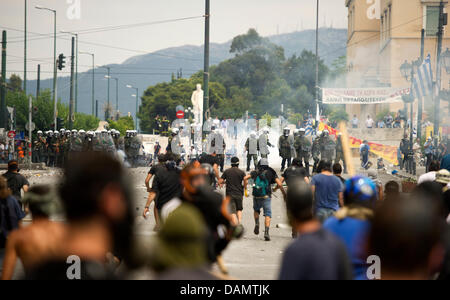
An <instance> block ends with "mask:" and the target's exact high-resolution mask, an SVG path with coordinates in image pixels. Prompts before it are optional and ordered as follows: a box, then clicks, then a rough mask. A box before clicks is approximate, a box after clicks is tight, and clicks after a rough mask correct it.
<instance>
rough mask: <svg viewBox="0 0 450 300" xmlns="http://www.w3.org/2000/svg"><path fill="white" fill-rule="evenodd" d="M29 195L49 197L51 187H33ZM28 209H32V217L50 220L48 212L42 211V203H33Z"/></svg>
mask: <svg viewBox="0 0 450 300" xmlns="http://www.w3.org/2000/svg"><path fill="white" fill-rule="evenodd" d="M28 193H32V194H35V195H38V196H45V195H48V194H49V193H50V187H49V186H47V185H35V186H32V187H31V188H30V189H29V190H28ZM28 208H29V209H30V212H31V215H32V216H33V218H39V217H41V218H48V217H50V216H49V215H48V212H45V211H44V210H42V205H41V204H40V203H34V202H31V203H29V205H28Z"/></svg>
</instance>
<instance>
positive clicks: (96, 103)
mask: <svg viewBox="0 0 450 300" xmlns="http://www.w3.org/2000/svg"><path fill="white" fill-rule="evenodd" d="M95 117H96V118H98V100H95Z"/></svg>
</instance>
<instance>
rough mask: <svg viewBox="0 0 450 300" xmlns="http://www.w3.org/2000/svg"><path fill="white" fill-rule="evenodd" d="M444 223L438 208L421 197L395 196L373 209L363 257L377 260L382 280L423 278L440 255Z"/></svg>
mask: <svg viewBox="0 0 450 300" xmlns="http://www.w3.org/2000/svg"><path fill="white" fill-rule="evenodd" d="M444 230H445V224H444V221H443V220H442V218H440V217H439V210H438V208H437V207H436V206H435V205H433V204H432V203H430V201H429V200H428V199H426V198H424V197H420V196H418V197H408V198H403V197H399V199H397V201H386V202H384V203H383V205H381V207H380V208H379V209H378V210H377V211H376V213H375V217H374V220H373V222H372V226H371V229H370V232H369V238H368V251H367V254H366V255H367V256H369V255H377V256H378V257H379V259H380V261H381V270H380V271H381V274H380V275H381V279H382V280H395V279H399V280H411V279H413V280H417V279H419V280H427V279H431V276H432V275H433V274H434V273H435V272H437V271H439V269H440V267H441V264H442V262H443V257H444V245H443V243H442V237H443V234H444Z"/></svg>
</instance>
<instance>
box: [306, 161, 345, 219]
mask: <svg viewBox="0 0 450 300" xmlns="http://www.w3.org/2000/svg"><path fill="white" fill-rule="evenodd" d="M319 166H321V170H322V171H321V173H320V174H317V175H315V176H314V177H313V178H312V180H311V187H312V191H313V194H314V202H315V207H314V211H315V215H316V217H317V218H318V219H319V221H320V222H321V223H323V222H324V221H325V220H326V219H328V218H329V217H330V216H332V215H333V214H334V213H335V212H336V211H337V210H338V209H339V207H340V206H343V204H344V202H343V191H344V185H343V184H342V182H341V180H340V179H339V178H337V177H336V176H334V175H333V173H332V170H331V162H329V161H321V162H320V163H319Z"/></svg>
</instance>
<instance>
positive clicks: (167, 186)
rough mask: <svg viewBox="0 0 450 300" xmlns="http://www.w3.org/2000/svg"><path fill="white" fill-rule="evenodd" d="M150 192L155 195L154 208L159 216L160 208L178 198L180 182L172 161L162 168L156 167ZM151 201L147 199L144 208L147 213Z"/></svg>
mask: <svg viewBox="0 0 450 300" xmlns="http://www.w3.org/2000/svg"><path fill="white" fill-rule="evenodd" d="M151 190H152V191H153V192H154V193H156V195H157V196H156V201H155V207H156V210H157V212H158V214H159V215H160V214H161V209H162V207H163V206H164V205H165V204H166V203H167V202H169V201H170V200H172V199H173V198H175V197H180V196H181V192H182V186H181V182H180V169H178V167H177V166H176V163H175V162H174V161H173V160H167V161H166V162H165V164H164V165H163V166H160V167H158V169H157V171H156V173H155V176H154V179H153V185H152V188H151ZM152 200H153V199H151V198H150V197H149V199H148V200H147V204H146V206H145V211H148V209H149V207H150V204H151V202H152Z"/></svg>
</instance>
